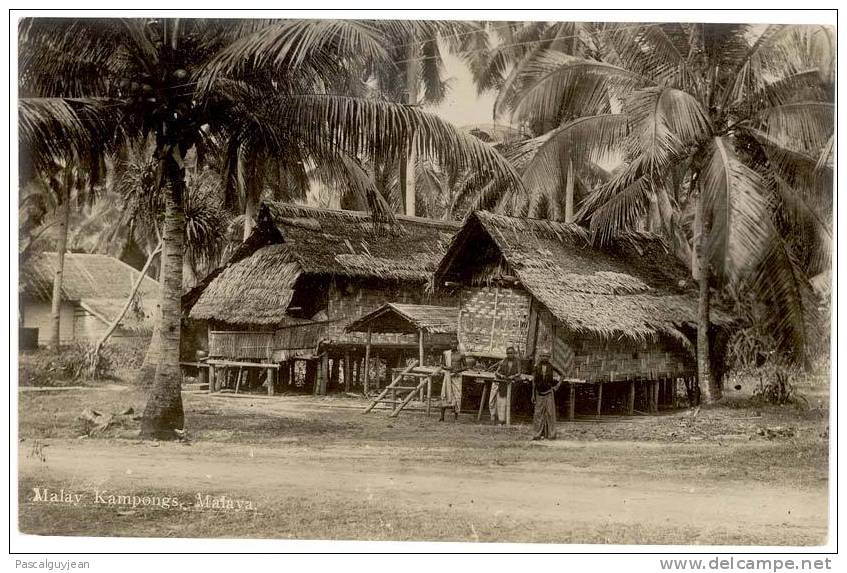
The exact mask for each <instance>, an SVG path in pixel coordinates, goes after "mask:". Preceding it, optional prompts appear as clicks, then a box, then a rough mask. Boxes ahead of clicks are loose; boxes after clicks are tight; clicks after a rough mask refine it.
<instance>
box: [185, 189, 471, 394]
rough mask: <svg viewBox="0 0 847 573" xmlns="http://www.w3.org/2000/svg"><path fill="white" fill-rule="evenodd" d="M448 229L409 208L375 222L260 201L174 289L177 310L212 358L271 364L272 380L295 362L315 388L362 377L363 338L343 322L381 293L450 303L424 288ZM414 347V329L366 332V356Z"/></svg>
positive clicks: (384, 358) (392, 356) (378, 359)
mask: <svg viewBox="0 0 847 573" xmlns="http://www.w3.org/2000/svg"><path fill="white" fill-rule="evenodd" d="M458 228H459V225H458V224H456V223H452V222H448V221H437V220H430V219H424V218H419V217H405V216H397V217H396V219H395V221H394V222H393V223H385V222H378V221H374V220H373V218H372V217H371V216H370V215H369V214H367V213H363V212H355V211H333V210H327V209H319V208H311V207H303V206H295V205H289V204H281V203H271V202H269V203H264V204H263V205H262V207H261V208H260V212H259V215H258V218H257V224H256V227H255V229H254V231H253V233H252V235H251V236H250V237H249V238H248V239H247V240H246V241H245V242H244V244H243V245H242V246H241V247H240V248H239V249H238V250H237V251H236V252H235V253H234V255H233V256H232V258H231V259H230V260H229V261H228V262H227V264H226V265H225V266H224V267H222V268H221V269H218V270H217V271H216V272H215V273H213V274H212V275H210V276H209V277H207V279H206V280H204V281H203V282H202V283H201V284H200V285H199V286H198V287H197V288H196V289H194V290H193V291H191V292H189V293H188V294H187V295H186V296H185V297H183V311H184V314H186V315H187V316H188V317H189V318H190V319H191V321H193V322H194V323H195V324H196V323H197V322H198V321H199V322H200V323H201V324H202V325H204V326H205V328H200V329H196V328H195V329H194V330H197V331H198V332H203V331H207V332H208V337H207V339H206V340H203V336H202V334H201V335H200V336H199V337H198V340H199V342H198V344H199V346H201V347H202V346H205V348H206V349H207V350H208V352H209V354H210V356H211V358H212V359H215V358H225V359H227V360H230V361H234V360H237V361H255V362H261V363H269V364H278V365H280V370H279V371H280V378H279V382H278V383H281V384H286V383H291V381H292V377H293V372H294V370H293V368H294V364H295V361H301V363H304V364H305V369H306V378H307V383H309V384H311V383H312V381H314V382H316V384H315V386H314V387H315V391H316V392H318V393H323V392H325V391H326V389H327V385H329V386H331V387H332V386H334V385H336V384H338V382H339V380H340V379H341V378H340V377H341V376H343V380H344V382H345V385H346V386H348V387H349V385H350V382H351V380H352V381H355V380H358V381H360V382H361V381H362V380H363V379H364V378H365V377H364V376H363V374H362V372H361V370H362V368H363V359H364V355H365V346H366V342H367V340H366V338H367V335H366V334H364V333H361V332H347V331H346V330H345V329H346V327H347V326H348V325H349V324H350V323H352V322H353V321H354V320H356V319H357V318H359V317H361V316H362V315H365V314H367V313H369V312H371V311H373V310H375V309H377V308H379V307H380V306H382V305H383V304H385V303H388V302H395V303H410V304H437V305H443V304H447V305H449V304H451V303H452V302H453V301H452V300H451V299H450V297H449V296H448V295H440V296H437V297H435V296H433V295H431V294H430V291H429V290H428V288H427V287H428V286H429V283H430V281H431V279H432V272H433V271H434V269H435V267H436V266H437V264H438V261H440V259H441V256H442V255H443V254H444V251H445V250H446V248H447V246H448V245H449V243H450V240H451V239H452V237H453V235H454V233H455V232H456V231H457V230H458ZM437 350H438V349H437V348H436V349H434V351H437ZM418 352H419V339H418V336H417V335H415V334H405V333H375V334H373V336H372V338H371V361H370V364H371V366H372V367H373V366H375V365H377V364H380V365H383V366H382V368H383V370H386V369H390V368H391V367H396V366H397V365H399V364H400V363H401V362H402V360H404V358H405V357H407V356H408V357H417V356H418ZM342 364H343V370H342V369H341V368H342Z"/></svg>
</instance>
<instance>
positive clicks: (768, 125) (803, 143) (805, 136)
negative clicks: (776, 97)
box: [760, 101, 835, 156]
mask: <svg viewBox="0 0 847 573" xmlns="http://www.w3.org/2000/svg"><path fill="white" fill-rule="evenodd" d="M760 117H761V118H762V120H763V121H764V123H765V132H766V133H767V135H768V138H769V140H770V141H773V142H775V143H776V144H778V145H779V146H780V147H784V148H788V149H795V150H797V151H799V152H801V153H805V154H813V155H815V156H818V155H819V153H820V152H821V150H823V149H824V147H825V146H826V145H827V141H828V140H829V139H830V138H831V136H832V126H833V123H834V118H835V106H834V105H833V104H832V103H829V102H818V101H800V102H795V103H787V104H782V105H777V106H772V107H768V108H765V109H763V110H762V111H761V112H760Z"/></svg>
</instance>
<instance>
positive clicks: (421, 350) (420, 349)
mask: <svg viewBox="0 0 847 573" xmlns="http://www.w3.org/2000/svg"><path fill="white" fill-rule="evenodd" d="M423 365H424V331H423V328H421V329H419V330H418V366H423Z"/></svg>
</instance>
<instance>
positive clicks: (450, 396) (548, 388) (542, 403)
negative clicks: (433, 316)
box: [441, 344, 562, 440]
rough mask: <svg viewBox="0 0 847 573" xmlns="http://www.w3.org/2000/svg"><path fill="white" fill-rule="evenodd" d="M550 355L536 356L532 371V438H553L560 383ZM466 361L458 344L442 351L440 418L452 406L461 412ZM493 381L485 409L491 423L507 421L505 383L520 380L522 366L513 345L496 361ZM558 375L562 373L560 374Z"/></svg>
mask: <svg viewBox="0 0 847 573" xmlns="http://www.w3.org/2000/svg"><path fill="white" fill-rule="evenodd" d="M550 360H551V354H550V352H549V351H547V350H544V351H542V352H540V353H539V355H538V362H537V363H536V364H535V367H534V368H533V371H532V404H533V407H534V414H533V430H534V431H533V437H532V439H533V440H543V439H555V437H556V396H555V393H556V391H557V390H558V389H559V387H560V386H561V384H562V380H561V379H557V378H556V374H557V373H558V371H557V370H556V368H555V367H554V366H553V364H552V363H551V361H550ZM468 362H469V360H467V359H466V357H465V356H464V355H462V354H461V352H460V351H459V347H458V344H454V346H453V348H452V350H449V351H447V352H446V353H445V360H444V370H445V374H444V383H443V384H442V387H441V400H442V408H441V420H444V412H445V410H447V409H452V410H453V414H454V416H455V417H458V415H459V412H460V411H461V402H462V372H463V371H465V370H467V369H469V368H470V367H471V366H470V365H469V364H468ZM494 374H495V381H494V382H493V383H492V384H491V394H490V396H489V400H488V408H489V413H490V416H491V421H492V422H497V423H499V424H505V423H506V409H507V406H508V399H509V398H508V396H509V393H508V385H509V384H510V383H514V382H517V381H520V380H522V377H521V375H522V374H523V367H522V364H521V359H520V358H519V357H518V355H517V352H516V350H515V347H514V346H509V347H508V348H507V349H506V358H504V359H503V360H502V361H501V362H500V363H499V364H497V367H496V369H495V370H494ZM559 374H560V375H561V373H559Z"/></svg>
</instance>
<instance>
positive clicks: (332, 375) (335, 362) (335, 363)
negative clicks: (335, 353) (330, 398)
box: [329, 357, 341, 389]
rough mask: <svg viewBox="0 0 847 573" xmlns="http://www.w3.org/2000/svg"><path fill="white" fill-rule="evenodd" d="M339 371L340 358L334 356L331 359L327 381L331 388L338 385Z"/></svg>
mask: <svg viewBox="0 0 847 573" xmlns="http://www.w3.org/2000/svg"><path fill="white" fill-rule="evenodd" d="M340 372H341V364H340V359H339V358H338V357H335V358H333V359H332V366H331V367H330V369H329V383H330V385H331V386H332V388H335V389H337V388H338V385H339V375H340Z"/></svg>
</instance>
